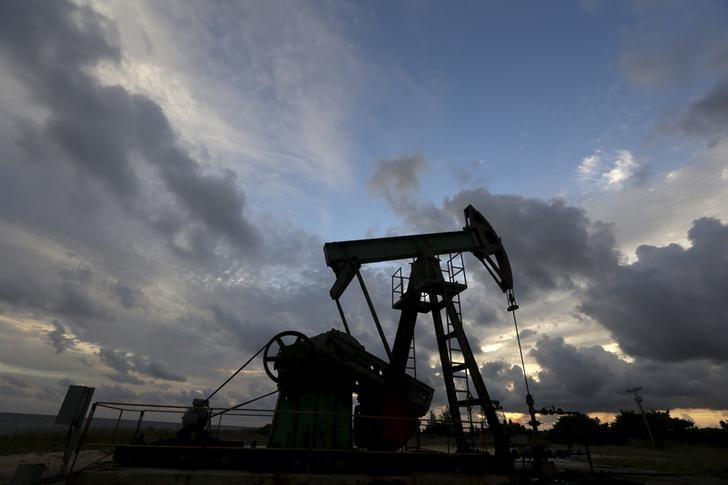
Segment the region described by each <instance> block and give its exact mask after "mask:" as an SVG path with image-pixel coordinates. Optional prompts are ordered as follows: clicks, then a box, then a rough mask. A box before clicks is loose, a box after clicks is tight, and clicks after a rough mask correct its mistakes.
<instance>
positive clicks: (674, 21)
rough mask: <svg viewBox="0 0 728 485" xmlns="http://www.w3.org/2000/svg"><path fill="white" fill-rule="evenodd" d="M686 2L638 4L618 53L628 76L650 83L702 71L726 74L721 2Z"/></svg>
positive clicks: (726, 44)
mask: <svg viewBox="0 0 728 485" xmlns="http://www.w3.org/2000/svg"><path fill="white" fill-rule="evenodd" d="M686 7H687V6H686V4H685V3H684V2H673V3H669V2H652V3H644V4H643V8H639V9H637V11H636V13H637V14H638V15H637V19H636V22H635V23H634V24H633V25H632V26H631V27H630V28H628V29H625V33H624V37H623V44H624V48H623V51H622V53H621V54H620V57H619V61H620V64H621V66H622V69H623V70H624V74H625V75H626V77H627V79H629V80H630V81H632V82H636V83H639V84H644V85H652V86H654V85H665V84H669V83H674V82H676V81H684V80H689V79H692V78H693V77H695V76H696V75H698V74H701V73H706V72H707V73H723V74H728V57H727V56H726V53H728V34H726V28H725V27H726V24H725V11H723V12H721V11H720V10H721V9H723V8H724V6H723V5H721V4H720V3H710V2H705V3H703V4H702V5H700V6H698V7H697V8H691V7H692V6H691V7H687V8H686ZM705 7H708V8H705Z"/></svg>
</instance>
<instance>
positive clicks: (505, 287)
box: [77, 206, 537, 474]
mask: <svg viewBox="0 0 728 485" xmlns="http://www.w3.org/2000/svg"><path fill="white" fill-rule="evenodd" d="M323 249H324V255H325V258H326V264H327V265H328V266H329V267H330V268H331V269H332V270H333V272H334V274H335V276H336V279H335V281H334V284H333V285H332V287H331V290H330V296H331V298H332V299H333V300H334V301H335V303H336V306H337V308H338V310H339V313H340V316H341V319H342V323H343V326H344V330H345V331H343V332H342V331H339V330H330V331H329V332H325V333H322V334H320V335H317V336H314V337H308V336H306V335H304V334H302V333H300V332H297V331H286V332H282V333H279V334H277V335H275V336H274V337H273V338H272V339H271V340H270V341H269V342H268V343H267V344H266V345H265V346H263V347H262V348H261V349H260V350H258V352H256V354H255V355H253V356H252V357H250V359H249V360H248V361H247V362H246V363H244V364H243V365H242V366H241V367H240V368H239V369H238V370H237V371H236V372H235V373H233V375H232V376H230V377H229V378H228V379H227V380H226V381H225V382H224V383H223V384H222V385H220V386H219V387H218V388H217V389H216V390H215V391H213V392H212V393H211V394H210V395H209V396H208V397H207V398H206V399H196V400H195V401H194V402H193V406H192V407H191V408H189V409H188V410H187V411H186V412H185V413H184V417H183V420H182V421H183V425H184V426H183V428H182V430H180V431H179V432H178V434H177V437H176V438H175V439H170V440H160V441H159V442H156V443H150V444H149V445H146V444H138V443H136V444H131V445H120V446H117V448H116V450H115V452H114V460H115V461H116V462H117V463H119V464H122V465H131V466H165V467H175V466H176V467H190V466H192V467H198V468H199V467H208V468H231V467H232V468H239V469H245V470H249V471H276V472H282V471H289V472H306V473H311V472H312V471H313V472H319V473H351V472H359V473H364V474H367V473H372V472H376V473H380V474H381V473H402V472H404V473H414V472H423V471H432V472H444V473H450V472H462V471H467V472H468V473H484V472H485V473H507V474H510V473H511V472H512V470H513V455H511V452H510V450H509V446H508V443H507V439H506V435H505V432H504V429H503V427H502V425H501V423H500V421H499V420H498V417H497V415H496V409H497V402H496V401H493V400H492V399H491V396H490V395H489V393H488V390H487V389H486V385H485V381H484V379H483V376H482V375H481V373H480V369H479V366H478V363H477V361H476V360H475V357H474V355H473V352H472V350H471V347H470V343H469V342H468V338H467V336H466V333H465V330H464V328H463V322H462V319H461V316H460V309H459V307H460V303H459V301H460V300H459V294H460V293H461V292H462V291H464V290H465V289H466V288H467V282H466V281H464V280H462V281H461V280H458V279H457V278H453V276H454V274H455V273H456V272H458V271H460V272H462V273H463V275H464V266H463V265H460V266H458V268H459V269H458V271H455V270H454V266H453V265H452V261H453V260H454V259H455V256H456V255H458V254H460V255H461V254H462V253H463V252H469V253H471V254H472V255H474V256H475V257H476V258H477V259H478V260H479V261H480V262H481V263H482V264H483V265H484V266H485V268H486V270H487V271H488V272H489V273H490V275H491V276H492V277H493V279H494V280H495V282H496V284H497V286H498V287H499V288H500V290H501V291H502V292H503V293H505V294H506V297H507V303H508V310H509V311H514V310H515V309H517V308H518V306H517V305H516V302H515V298H514V296H513V276H512V273H511V267H510V263H509V261H508V256H507V254H506V251H505V249H504V247H503V244H502V243H501V240H500V238H499V237H498V234H497V233H496V232H495V230H494V229H493V227H492V226H491V225H490V224H489V223H488V221H487V220H486V219H485V217H483V215H482V214H481V213H480V212H478V211H477V210H476V209H475V208H473V207H472V206H468V207H466V208H465V226H464V227H463V229H462V230H460V231H451V232H440V233H432V234H416V235H409V236H395V237H385V238H376V239H361V240H352V241H338V242H329V243H326V244H325V245H324V248H323ZM446 255H449V259H447V256H446ZM453 255H455V256H453ZM461 257H462V256H460V258H461ZM409 258H412V263H411V264H410V272H409V276H408V277H406V278H405V277H404V276H401V273H400V282H401V283H400V285H399V291H398V292H394V291H393V295H394V294H395V293H396V295H397V298H396V299H395V298H393V302H392V306H393V308H394V309H396V310H399V311H400V316H399V323H398V325H397V328H396V332H395V337H394V341H393V344H392V346H391V347H390V345H389V342H388V341H387V339H386V337H385V334H384V331H383V329H382V326H381V324H380V322H379V318H378V317H377V314H376V312H375V311H374V305H373V303H372V300H371V298H370V296H369V292H368V290H367V288H366V286H365V284H364V279H363V278H362V275H361V272H360V268H361V267H362V266H363V265H366V264H370V263H378V262H384V261H395V260H403V259H409ZM442 259H445V262H446V265H445V266H446V267H445V269H444V270H443V268H442V264H441V263H442ZM354 278H356V279H357V280H358V281H359V283H360V285H361V288H362V291H363V293H364V297H365V299H366V302H367V304H368V306H369V309H370V311H371V314H372V317H373V320H374V324H375V325H376V327H377V331H378V333H379V336H380V337H381V340H382V345H383V347H384V353H385V354H386V356H387V359H386V360H385V359H382V358H380V357H378V356H376V355H374V354H372V353H370V352H368V351H367V350H366V349H365V348H364V346H363V345H361V344H360V343H359V342H358V341H357V340H356V339H355V338H354V337H353V336H352V335H351V332H350V329H349V326H348V323H347V320H346V317H345V314H344V311H343V309H342V306H341V303H340V298H341V296H342V295H343V293H344V292H345V291H346V289H347V287H348V286H349V284H350V283H351V282H352V281H353V279H354ZM405 280H407V283H406V285H405V284H404V281H405ZM443 312H444V315H445V319H444V320H445V321H443ZM427 313H429V314H430V315H431V317H432V323H433V325H434V333H435V337H436V340H437V348H438V352H439V356H440V362H441V366H442V377H443V380H444V384H445V390H446V394H447V403H448V407H449V411H450V417H451V423H452V432H453V435H454V437H455V440H456V444H457V451H458V453H456V454H454V455H450V454H443V453H439V454H438V453H432V452H428V453H392V452H394V451H397V450H399V449H401V448H403V447H404V446H405V445H406V444H407V442H408V441H409V440H410V439H411V438H412V437H413V436H415V435H416V433H417V432H418V430H419V427H420V421H419V418H421V417H422V416H424V415H425V414H426V413H427V411H428V410H429V408H430V405H431V402H432V397H433V393H434V390H433V388H432V387H430V386H429V385H427V384H426V383H424V382H422V381H419V380H418V379H416V377H415V376H414V375H410V374H408V373H407V370H408V362H409V360H410V358H411V357H410V352H414V348H415V347H414V335H415V326H416V323H417V320H418V316H419V315H420V314H427ZM261 353H262V354H263V364H264V368H265V371H266V373H267V374H268V376H269V377H270V378H271V380H273V381H274V382H275V383H276V384H277V386H278V391H277V392H278V400H277V403H276V408H275V411H274V413H273V422H272V425H271V431H270V435H269V439H268V442H267V445H266V446H265V447H257V448H256V449H251V448H244V447H242V446H241V445H240V444H239V443H237V442H225V441H222V440H220V439H219V438H215V437H212V436H211V435H210V433H208V431H209V429H210V422H211V420H212V419H213V418H215V417H219V419H221V418H222V415H223V414H225V413H228V412H230V411H233V410H236V409H241V408H242V406H245V405H248V404H250V403H253V402H255V401H258V400H260V399H263V398H265V397H267V396H271V395H273V394H274V393H275V392H276V391H273V392H269V393H267V394H264V395H262V396H260V397H257V398H255V399H251V400H249V401H246V402H244V403H241V404H238V405H236V406H233V407H230V408H226V409H223V410H218V411H215V410H214V409H213V408H210V405H209V403H210V400H211V398H212V397H213V396H214V395H215V394H216V393H217V392H218V391H219V390H220V389H221V388H222V387H223V386H225V385H226V384H227V383H229V382H230V380H231V379H233V378H234V377H235V376H236V375H237V374H238V373H240V372H241V371H242V370H243V369H244V368H245V367H246V366H247V365H248V364H250V363H251V362H252V361H253V360H254V359H255V358H256V357H257V356H259V355H260V354H261ZM456 356H457V358H456ZM524 378H525V374H524ZM456 380H460V381H463V380H464V381H465V382H466V383H471V384H472V391H471V390H470V387H468V389H467V390H466V391H465V392H463V389H462V386H459V385H458V384H456ZM526 384H527V383H526ZM469 385H470V384H469ZM354 395H356V398H357V401H358V405H356V406H354V402H353V400H354V398H353V396H354ZM527 402H528V404H529V411H530V412H531V417H532V423H534V424H533V426H534V428H535V426H536V424H537V421H536V419H535V410H534V409H533V399H531V397H530V394H528V395H527ZM473 407H480V408H481V409H482V415H483V416H484V418H485V421H486V422H487V426H488V431H489V433H490V435H491V436H492V439H493V445H494V446H493V447H494V450H495V454H494V455H489V454H484V453H471V452H473V451H482V450H475V449H474V448H473V446H472V445H471V443H470V442H469V440H468V436H467V434H468V433H466V430H465V429H464V428H465V426H464V424H465V422H464V420H463V417H462V415H463V410H467V411H466V413H465V414H466V415H467V414H469V410H470V409H471V408H473ZM140 419H141V418H140ZM469 421H470V423H469V424H471V426H472V419H470V420H469ZM89 423H90V419H89V420H88V421H87V425H86V426H87V428H88V425H89ZM352 423H353V424H352ZM218 427H219V420H218ZM362 450H366V451H370V452H373V453H367V452H364V453H362ZM77 452H78V450H77Z"/></svg>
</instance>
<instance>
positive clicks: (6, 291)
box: [0, 241, 114, 348]
mask: <svg viewBox="0 0 728 485" xmlns="http://www.w3.org/2000/svg"><path fill="white" fill-rule="evenodd" d="M0 254H2V255H3V264H2V265H0V305H2V304H6V305H10V306H12V307H14V308H17V309H22V310H35V311H41V312H44V313H47V314H50V315H56V316H58V317H61V318H65V319H70V320H72V321H74V322H75V323H77V324H80V325H82V326H83V325H86V324H87V323H89V322H93V321H110V320H113V318H114V317H113V314H112V313H111V312H110V311H109V310H108V308H106V307H105V305H104V304H103V303H101V302H98V301H96V300H95V299H94V298H92V297H91V296H90V293H91V292H90V291H89V290H90V288H91V287H92V286H93V285H92V284H91V283H92V282H91V279H90V278H91V276H90V274H89V273H87V272H86V270H83V271H78V270H75V269H71V268H62V269H61V270H60V271H57V272H56V275H53V274H52V272H50V271H49V270H50V268H47V267H44V265H43V262H42V261H41V260H38V258H37V255H35V254H33V253H32V252H27V251H25V250H24V249H23V248H20V247H18V246H17V245H13V244H4V242H3V241H0ZM54 345H55V344H54ZM56 348H58V347H56Z"/></svg>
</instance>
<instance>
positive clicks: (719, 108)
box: [682, 79, 728, 137]
mask: <svg viewBox="0 0 728 485" xmlns="http://www.w3.org/2000/svg"><path fill="white" fill-rule="evenodd" d="M682 126H683V128H684V129H685V130H686V131H687V132H688V133H692V134H696V135H707V136H709V137H710V136H715V135H725V134H728V79H724V80H723V81H721V82H720V83H718V84H716V85H715V86H714V87H713V88H712V89H711V90H710V91H708V93H707V94H706V95H705V96H703V97H702V98H701V99H700V100H698V101H697V102H695V103H694V104H693V105H692V106H690V109H689V110H688V112H687V113H686V114H685V116H684V118H683V122H682Z"/></svg>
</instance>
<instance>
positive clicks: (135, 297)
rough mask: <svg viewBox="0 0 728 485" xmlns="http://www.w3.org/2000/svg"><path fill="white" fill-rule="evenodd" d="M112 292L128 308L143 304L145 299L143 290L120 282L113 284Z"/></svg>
mask: <svg viewBox="0 0 728 485" xmlns="http://www.w3.org/2000/svg"><path fill="white" fill-rule="evenodd" d="M111 292H112V294H113V295H114V296H115V297H116V298H117V299H118V300H119V303H121V305H122V306H123V307H124V308H126V309H127V310H129V309H132V308H134V307H135V306H137V305H139V304H141V302H142V301H143V300H144V293H143V292H142V291H140V290H139V289H137V288H132V287H131V286H128V285H125V284H123V283H119V282H117V283H116V284H114V285H112V286H111Z"/></svg>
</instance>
